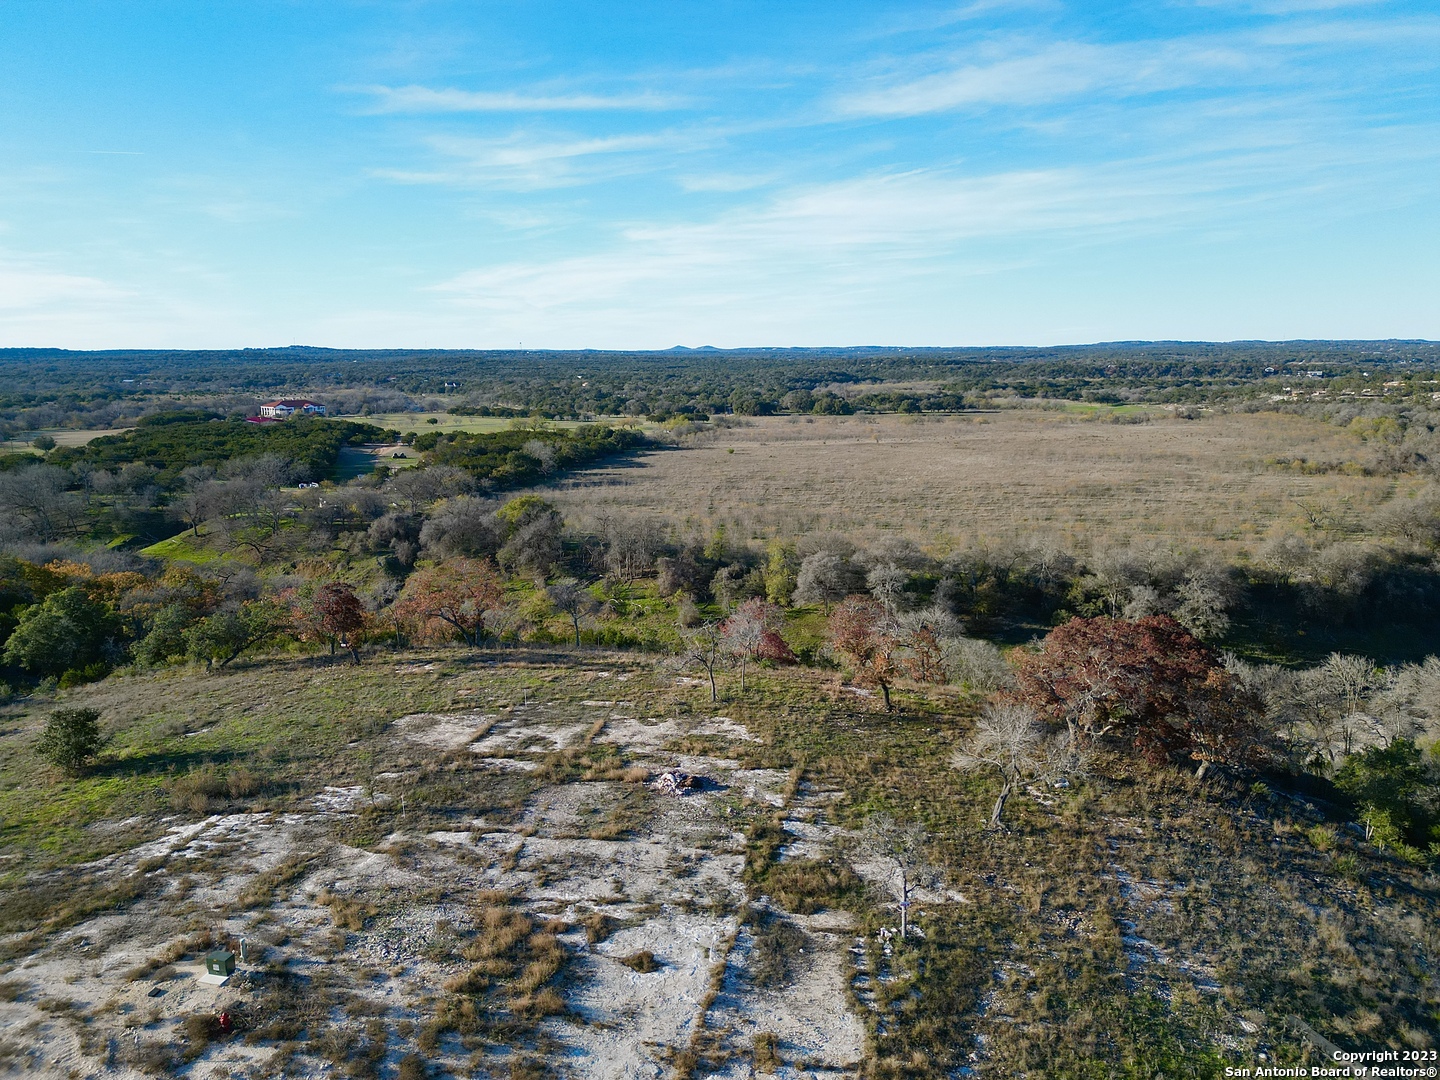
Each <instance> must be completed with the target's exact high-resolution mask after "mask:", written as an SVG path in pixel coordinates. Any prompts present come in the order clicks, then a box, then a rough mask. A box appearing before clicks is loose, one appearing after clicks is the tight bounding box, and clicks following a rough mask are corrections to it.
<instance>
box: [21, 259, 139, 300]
mask: <svg viewBox="0 0 1440 1080" xmlns="http://www.w3.org/2000/svg"><path fill="white" fill-rule="evenodd" d="M130 295H131V292H130V290H127V289H122V288H119V287H117V286H115V285H111V284H109V283H108V282H105V281H102V280H100V279H99V278H95V277H88V276H86V275H83V274H67V273H64V272H63V271H57V270H52V269H49V268H46V267H44V266H38V265H35V264H32V263H24V262H0V310H7V311H35V310H37V309H42V308H48V307H55V306H64V307H71V306H74V305H81V306H87V305H94V304H109V303H113V302H114V301H117V300H123V299H125V298H127V297H128V296H130Z"/></svg>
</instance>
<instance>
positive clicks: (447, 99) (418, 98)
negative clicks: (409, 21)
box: [352, 86, 686, 113]
mask: <svg viewBox="0 0 1440 1080" xmlns="http://www.w3.org/2000/svg"><path fill="white" fill-rule="evenodd" d="M352 89H353V90H354V92H356V93H361V94H368V95H370V96H371V97H372V98H373V102H372V104H371V105H370V107H369V109H368V110H367V111H369V112H375V113H467V112H469V113H496V112H499V113H507V112H595V111H600V110H617V109H620V110H626V109H628V110H652V111H653V110H663V109H677V108H681V107H682V106H683V105H685V104H686V99H684V98H681V97H677V96H674V95H670V94H656V93H652V92H649V91H646V92H642V93H638V94H546V93H518V92H515V91H509V90H499V91H486V90H456V89H452V88H447V89H443V90H436V89H432V88H431V87H428V86H393V87H392V86H360V87H354V88H352Z"/></svg>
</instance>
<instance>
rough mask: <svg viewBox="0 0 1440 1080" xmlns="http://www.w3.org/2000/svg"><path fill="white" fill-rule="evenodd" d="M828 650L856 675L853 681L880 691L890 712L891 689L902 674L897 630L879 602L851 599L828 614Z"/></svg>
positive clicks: (861, 597) (858, 598)
mask: <svg viewBox="0 0 1440 1080" xmlns="http://www.w3.org/2000/svg"><path fill="white" fill-rule="evenodd" d="M827 628H828V630H829V633H830V646H831V648H833V649H834V650H835V651H836V652H837V653H839V654H840V656H841V658H843V659H844V660H845V661H847V662H848V663H849V664H850V666H851V668H852V669H853V670H854V672H855V681H856V682H858V683H860V684H862V685H868V686H874V687H876V688H878V689H879V691H880V694H881V696H882V697H883V698H884V699H885V711H886V712H889V711H890V687H891V686H893V685H894V684H895V680H896V679H897V678H898V677H899V675H900V673H901V670H902V668H901V665H900V660H899V658H898V654H899V652H900V649H901V645H902V640H901V634H900V628H899V627H898V626H897V625H896V624H895V620H894V619H893V618H891V616H890V613H889V612H888V611H886V610H885V605H884V604H882V603H880V602H879V601H878V600H871V599H869V598H868V597H864V596H851V597H848V598H847V599H846V600H844V601H843V602H842V603H841V604H840V605H839V606H838V607H836V608H835V610H834V611H832V612H831V613H830V621H829V623H828V627H827Z"/></svg>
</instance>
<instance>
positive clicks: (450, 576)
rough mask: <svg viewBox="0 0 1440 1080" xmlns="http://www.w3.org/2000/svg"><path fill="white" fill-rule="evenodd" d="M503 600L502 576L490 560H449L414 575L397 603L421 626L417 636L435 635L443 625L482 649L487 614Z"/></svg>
mask: <svg viewBox="0 0 1440 1080" xmlns="http://www.w3.org/2000/svg"><path fill="white" fill-rule="evenodd" d="M504 600H505V591H504V588H503V584H502V582H501V580H500V575H499V574H498V573H497V572H496V570H495V568H494V567H493V566H491V565H490V562H489V561H488V560H485V559H450V560H448V561H446V562H443V563H440V564H438V565H436V566H427V567H426V568H424V569H423V570H417V571H415V573H413V574H411V575H410V578H409V580H408V581H406V582H405V588H404V589H403V590H402V591H401V593H400V597H399V599H397V600H396V602H395V603H396V607H397V608H398V609H399V612H400V615H401V617H404V618H408V619H410V620H412V621H413V622H414V623H415V624H416V625H417V626H418V628H419V634H418V635H417V636H418V637H420V638H422V639H423V638H426V637H434V636H436V631H437V630H439V628H440V627H441V626H442V625H443V626H448V627H450V628H452V630H458V631H460V636H461V637H462V638H464V639H465V644H467V645H469V646H470V647H471V648H479V647H480V642H481V640H483V638H484V637H485V619H486V617H487V616H488V615H489V614H490V613H491V612H493V611H496V610H498V609H499V608H500V607H501V605H502V604H503V603H504Z"/></svg>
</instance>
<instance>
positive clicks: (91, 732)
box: [35, 709, 104, 776]
mask: <svg viewBox="0 0 1440 1080" xmlns="http://www.w3.org/2000/svg"><path fill="white" fill-rule="evenodd" d="M103 743H104V739H103V738H102V737H101V735H100V714H99V713H98V712H96V711H95V710H94V709H56V710H55V711H54V712H52V713H51V714H50V719H49V720H48V721H47V722H46V724H45V730H44V731H43V732H42V733H41V735H40V741H39V743H37V744H36V747H35V752H36V753H37V754H39V755H40V756H41V757H42V758H44V759H45V760H46V761H48V762H50V764H52V765H56V766H58V767H59V768H61V769H64V770H65V772H67V773H69V774H70V775H71V776H79V775H80V774H81V773H83V772H84V771H85V767H86V766H87V765H89V764H90V762H91V761H93V760H94V759H95V756H96V755H97V754H98V753H99V752H100V747H101V746H102V745H103Z"/></svg>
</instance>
